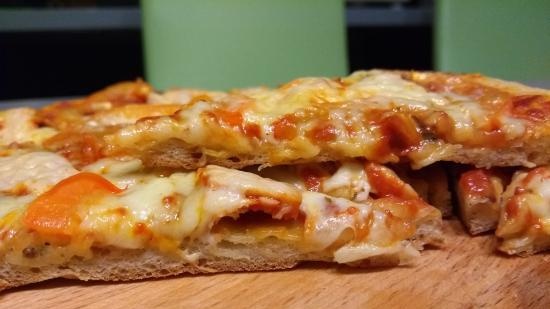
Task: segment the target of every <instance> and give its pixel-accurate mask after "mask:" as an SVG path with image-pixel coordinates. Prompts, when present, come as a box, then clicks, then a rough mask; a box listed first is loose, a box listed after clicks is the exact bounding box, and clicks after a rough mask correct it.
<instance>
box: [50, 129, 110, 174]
mask: <svg viewBox="0 0 550 309" xmlns="http://www.w3.org/2000/svg"><path fill="white" fill-rule="evenodd" d="M44 148H46V149H48V150H51V151H53V152H56V153H58V154H61V155H62V156H64V157H65V158H67V159H68V160H69V161H70V162H71V163H72V164H73V165H74V166H76V167H83V166H85V165H88V164H90V163H93V162H95V161H97V160H99V159H100V158H102V157H104V154H103V149H104V142H103V140H102V138H101V137H100V136H98V134H93V133H83V132H78V131H63V132H60V133H58V134H57V135H55V136H53V137H51V138H49V139H48V140H46V141H45V142H44Z"/></svg>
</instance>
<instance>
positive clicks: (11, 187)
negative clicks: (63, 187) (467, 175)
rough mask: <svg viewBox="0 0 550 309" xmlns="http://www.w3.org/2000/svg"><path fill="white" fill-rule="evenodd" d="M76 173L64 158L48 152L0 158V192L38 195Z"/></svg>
mask: <svg viewBox="0 0 550 309" xmlns="http://www.w3.org/2000/svg"><path fill="white" fill-rule="evenodd" d="M76 172H77V171H76V170H75V169H74V168H73V167H72V165H71V164H70V163H69V162H68V161H67V160H66V159H65V158H63V157H62V156H60V155H57V154H54V153H50V152H30V153H23V154H16V155H13V156H9V157H0V191H4V192H10V191H18V190H22V191H23V193H25V192H26V193H32V194H34V195H38V194H40V193H42V192H44V191H46V190H48V189H49V188H50V187H51V186H53V185H54V184H56V183H58V182H59V181H60V180H62V179H64V178H67V177H69V176H71V175H73V174H75V173H76Z"/></svg>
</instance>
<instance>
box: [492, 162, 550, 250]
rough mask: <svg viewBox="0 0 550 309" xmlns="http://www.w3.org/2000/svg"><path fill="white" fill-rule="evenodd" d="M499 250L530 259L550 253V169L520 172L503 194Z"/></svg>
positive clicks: (499, 227)
mask: <svg viewBox="0 0 550 309" xmlns="http://www.w3.org/2000/svg"><path fill="white" fill-rule="evenodd" d="M496 235H497V236H498V237H500V238H501V239H502V243H501V245H500V246H499V250H501V251H503V252H506V253H508V254H519V255H530V254H533V253H536V252H540V251H543V250H548V249H550V167H549V166H541V167H537V168H535V169H532V170H527V171H518V172H516V174H515V175H514V177H513V179H512V182H511V184H510V185H509V186H508V187H507V188H506V190H505V191H504V193H503V194H502V202H501V213H500V220H499V222H498V227H497V230H496Z"/></svg>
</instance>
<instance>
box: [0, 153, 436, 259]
mask: <svg viewBox="0 0 550 309" xmlns="http://www.w3.org/2000/svg"><path fill="white" fill-rule="evenodd" d="M45 156H48V160H49V161H50V162H52V163H50V164H49V165H46V166H40V167H39V166H37V165H36V163H39V162H43V161H42V160H44V158H45ZM21 160H25V162H26V164H28V165H29V166H36V167H35V168H34V172H32V173H31V174H29V175H32V176H37V175H47V174H48V173H46V172H45V170H48V167H51V168H54V169H56V171H54V170H51V171H49V170H48V171H49V172H51V174H49V178H48V180H49V182H47V184H46V185H44V186H38V187H37V186H33V185H29V186H28V196H29V198H21V199H20V200H12V201H11V202H10V203H11V204H10V206H9V211H8V212H7V213H6V212H4V215H3V217H2V219H0V235H3V236H2V237H4V238H3V239H2V242H1V247H0V252H1V253H2V254H3V255H4V258H5V260H7V261H10V263H13V264H15V265H34V266H37V265H39V264H40V265H48V264H51V263H54V264H55V263H61V262H62V261H66V260H67V259H70V258H71V257H73V256H75V255H77V256H81V257H84V258H91V257H93V251H92V247H97V246H99V247H108V246H115V247H117V248H126V249H140V248H151V249H154V250H159V251H160V252H165V253H166V254H169V255H176V256H180V258H185V259H186V258H188V253H187V252H185V251H184V250H182V249H181V248H182V246H184V244H185V241H190V240H193V239H195V240H197V241H201V242H205V243H212V245H214V244H215V242H216V241H217V240H216V239H217V238H216V237H213V236H214V235H215V233H214V234H213V233H211V232H210V231H211V230H212V228H213V227H214V225H215V224H216V223H217V222H218V221H219V220H220V219H222V218H224V217H230V218H234V219H237V218H238V217H239V216H240V215H241V214H242V213H246V212H250V211H261V212H264V213H267V214H269V215H270V216H271V217H272V218H273V219H274V220H280V221H281V222H285V220H287V221H288V222H295V223H293V224H296V223H299V222H302V223H299V224H301V225H302V228H300V229H299V232H297V233H298V234H296V235H301V236H300V237H299V238H298V239H295V242H296V246H298V247H299V248H301V249H300V250H302V251H303V252H306V253H307V252H324V251H326V250H329V252H331V251H333V252H332V253H331V254H332V256H333V260H334V261H336V262H340V263H350V262H356V261H360V260H363V259H366V258H369V257H372V256H378V255H383V254H389V253H390V252H391V253H398V254H400V256H401V260H402V262H406V261H409V260H410V259H412V258H414V257H415V256H417V255H418V251H417V249H415V248H414V246H412V244H411V243H410V241H408V239H410V238H411V237H412V236H413V235H414V232H415V228H414V227H415V226H416V224H419V223H420V222H426V221H430V220H440V213H439V212H438V211H437V210H436V209H435V208H433V207H431V206H428V205H427V204H425V203H423V202H421V201H420V200H418V201H403V202H404V203H409V202H411V204H410V205H409V204H407V206H403V205H404V204H401V205H398V204H396V203H395V202H396V201H395V200H392V199H387V200H386V199H378V200H364V201H362V202H361V203H358V202H352V201H350V200H347V199H344V198H337V197H331V196H328V195H325V194H322V193H317V192H308V191H302V190H299V189H298V188H297V187H295V186H293V185H290V184H286V183H282V182H277V181H274V180H270V179H267V178H262V177H260V176H258V175H255V174H252V173H248V172H242V171H237V170H232V169H227V168H223V167H219V166H207V167H205V168H203V169H199V170H197V171H192V172H186V173H182V172H176V173H172V174H170V175H168V176H164V177H162V176H155V175H154V174H151V173H146V172H144V170H143V169H142V165H141V163H140V162H139V160H135V159H131V158H125V159H124V158H121V159H120V160H115V159H104V160H101V161H98V162H96V163H94V164H93V165H90V166H88V167H86V168H84V170H85V171H86V172H88V173H89V172H93V173H95V174H100V175H102V177H104V178H106V179H108V180H110V181H111V182H112V183H114V184H116V185H117V186H118V187H119V188H120V190H122V191H121V192H120V193H107V192H105V193H101V194H100V195H97V194H93V193H90V194H91V195H90V197H80V198H78V199H75V197H73V199H74V200H75V201H77V202H76V203H77V204H76V205H74V208H75V212H76V215H77V217H78V218H79V219H78V222H79V223H78V226H77V228H76V229H73V230H72V231H71V234H70V235H69V236H70V239H72V240H67V239H66V238H63V239H64V240H59V239H57V238H55V237H54V238H53V239H52V238H51V237H52V235H46V234H41V233H36V232H33V231H32V228H31V230H29V228H28V227H26V226H25V224H22V223H21V222H26V221H25V220H23V221H21V220H20V219H17V218H21V217H25V216H26V215H27V213H26V212H28V210H26V209H27V208H28V205H29V204H30V203H33V202H32V198H33V197H36V196H39V194H40V193H41V192H43V190H44V188H47V187H50V190H56V184H55V183H56V182H57V186H61V185H62V184H63V183H64V182H67V181H69V180H70V179H71V177H83V176H82V175H81V174H80V173H78V171H75V170H74V169H70V168H69V167H68V166H66V164H67V163H66V162H67V161H66V160H65V159H64V158H62V157H61V156H58V155H55V154H51V153H49V154H45V153H41V152H30V153H23V154H16V155H13V156H11V157H7V158H4V161H0V165H1V164H2V162H14V161H21ZM64 164H65V165H64ZM0 170H4V171H5V172H4V173H3V174H1V176H2V177H3V178H4V179H9V178H10V177H12V176H14V175H15V174H16V173H17V171H15V170H13V169H9V168H6V167H5V166H0ZM345 170H346V168H344V171H345ZM61 173H66V175H65V177H68V178H65V179H64V180H63V182H59V180H60V179H59V177H60V176H59V175H61ZM19 177H20V178H19V179H20V180H21V181H22V182H23V183H29V179H26V178H25V177H24V175H22V176H19ZM21 177H22V178H21ZM338 177H339V176H338ZM38 178H40V177H38ZM363 181H364V182H365V181H366V180H363ZM335 182H336V183H337V182H338V181H335ZM45 183H46V182H45ZM366 186H368V184H362V187H363V188H364V187H366ZM101 192H104V191H101ZM362 192H363V191H362ZM2 198H10V196H9V195H7V194H4V196H3V197H2ZM66 198H70V197H69V196H67V197H66ZM395 198H398V197H395ZM392 207H397V208H392ZM403 207H406V208H407V209H408V210H407V211H403V210H404V209H402V208H403ZM399 209H401V210H399ZM388 211H390V212H391V213H393V214H394V215H392V216H388ZM393 220H397V221H396V222H395V223H392V221H393ZM404 222H408V223H404ZM395 224H405V225H407V226H409V227H410V228H409V229H408V230H403V229H402V228H398V229H395V228H394V225H395ZM294 233H296V232H294ZM255 235H259V234H258V233H256V234H255ZM269 235H274V234H268V235H266V236H269ZM343 235H345V236H343ZM342 237H344V238H342ZM287 239H292V238H287ZM43 241H48V242H52V243H56V242H59V241H62V244H60V245H59V247H60V248H61V247H62V248H63V249H59V250H61V251H62V252H64V253H63V254H62V255H59V252H60V251H56V250H44V251H43V256H41V259H40V260H37V259H34V257H33V258H29V257H26V256H25V253H24V252H26V251H25V248H31V247H32V248H35V247H36V246H38V247H40V246H42V245H41V244H42V243H43ZM67 241H68V242H67ZM336 243H338V244H339V245H338V246H337V247H336V248H332V246H333V245H334V244H336ZM331 248H332V249H331ZM33 250H34V249H33ZM62 257H64V258H62ZM199 257H200V254H199V255H198V256H197V255H196V254H195V255H194V258H195V259H196V258H199Z"/></svg>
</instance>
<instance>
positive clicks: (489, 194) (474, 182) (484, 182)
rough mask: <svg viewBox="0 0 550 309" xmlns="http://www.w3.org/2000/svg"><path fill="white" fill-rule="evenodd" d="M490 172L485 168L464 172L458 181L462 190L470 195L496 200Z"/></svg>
mask: <svg viewBox="0 0 550 309" xmlns="http://www.w3.org/2000/svg"><path fill="white" fill-rule="evenodd" d="M489 173H490V172H489V171H488V170H484V169H476V170H472V171H468V172H465V173H463V174H462V175H461V176H460V180H459V182H458V185H459V186H460V188H461V191H462V192H464V193H466V194H468V195H469V196H470V197H484V198H488V199H490V200H493V201H494V199H495V197H496V194H495V192H494V188H493V186H492V184H491V179H490V174H489Z"/></svg>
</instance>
